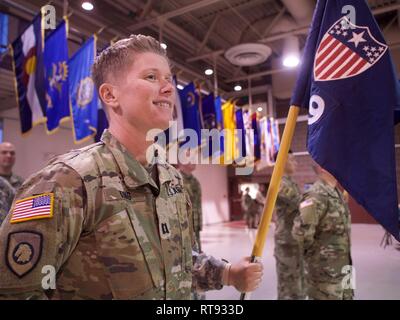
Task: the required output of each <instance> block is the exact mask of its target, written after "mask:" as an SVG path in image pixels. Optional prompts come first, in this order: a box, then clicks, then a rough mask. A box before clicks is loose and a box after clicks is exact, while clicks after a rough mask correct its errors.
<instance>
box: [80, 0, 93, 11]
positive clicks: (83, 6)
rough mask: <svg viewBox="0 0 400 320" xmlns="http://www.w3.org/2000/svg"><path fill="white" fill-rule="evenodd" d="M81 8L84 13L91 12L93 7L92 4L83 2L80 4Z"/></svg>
mask: <svg viewBox="0 0 400 320" xmlns="http://www.w3.org/2000/svg"><path fill="white" fill-rule="evenodd" d="M82 8H83V9H84V10H86V11H92V10H93V8H94V6H93V3H91V2H90V1H85V2H82Z"/></svg>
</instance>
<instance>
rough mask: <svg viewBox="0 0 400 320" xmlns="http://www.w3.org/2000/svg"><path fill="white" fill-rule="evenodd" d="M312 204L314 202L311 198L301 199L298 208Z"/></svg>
mask: <svg viewBox="0 0 400 320" xmlns="http://www.w3.org/2000/svg"><path fill="white" fill-rule="evenodd" d="M313 204H314V202H313V201H312V200H311V199H307V200H305V201H303V202H302V203H300V209H303V208H305V207H309V206H312V205H313Z"/></svg>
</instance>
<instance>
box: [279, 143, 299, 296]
mask: <svg viewBox="0 0 400 320" xmlns="http://www.w3.org/2000/svg"><path fill="white" fill-rule="evenodd" d="M275 159H276V157H275ZM296 166H297V162H296V159H295V157H294V156H293V154H292V153H291V151H289V156H288V160H287V162H286V167H285V173H284V176H283V177H282V181H281V184H280V186H279V193H278V198H277V200H276V205H275V249H274V256H275V260H276V272H277V280H278V299H279V300H301V299H304V298H305V296H304V290H303V286H304V284H303V263H302V254H301V253H300V248H299V244H298V243H297V241H296V240H294V239H293V237H292V234H291V231H292V228H293V220H294V218H295V217H296V215H297V213H298V207H299V203H300V199H301V193H300V190H299V187H298V186H297V184H296V182H294V181H293V179H292V177H291V175H292V174H293V173H294V172H295V171H296Z"/></svg>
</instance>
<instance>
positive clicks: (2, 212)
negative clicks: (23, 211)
mask: <svg viewBox="0 0 400 320" xmlns="http://www.w3.org/2000/svg"><path fill="white" fill-rule="evenodd" d="M14 196H15V191H14V188H13V187H12V186H11V184H9V183H8V181H7V180H6V179H3V178H1V177H0V226H1V224H2V223H3V221H4V219H5V218H6V216H7V214H8V211H9V209H10V208H11V204H12V201H13V199H14Z"/></svg>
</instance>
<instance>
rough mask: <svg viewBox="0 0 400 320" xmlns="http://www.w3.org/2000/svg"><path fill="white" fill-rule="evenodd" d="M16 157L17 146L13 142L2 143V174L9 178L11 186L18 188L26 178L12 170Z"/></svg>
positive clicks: (0, 171) (0, 156)
mask: <svg viewBox="0 0 400 320" xmlns="http://www.w3.org/2000/svg"><path fill="white" fill-rule="evenodd" d="M15 157H16V155H15V147H14V145H13V144H12V143H9V142H3V143H0V176H1V177H3V178H5V179H7V181H8V182H9V183H10V184H11V186H12V187H13V188H14V189H15V190H18V188H19V187H20V186H21V185H22V183H23V182H24V180H23V179H22V178H21V177H20V176H17V175H16V174H13V172H12V168H13V166H14V164H15Z"/></svg>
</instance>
